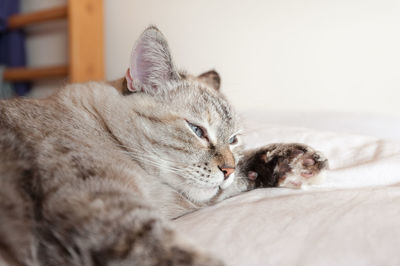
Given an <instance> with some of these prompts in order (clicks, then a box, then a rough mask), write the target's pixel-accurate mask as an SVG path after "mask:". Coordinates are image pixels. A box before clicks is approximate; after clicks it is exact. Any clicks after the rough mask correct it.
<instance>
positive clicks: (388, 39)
mask: <svg viewBox="0 0 400 266" xmlns="http://www.w3.org/2000/svg"><path fill="white" fill-rule="evenodd" d="M82 1H83V2H84V1H86V0H82ZM66 3H67V1H66V0H21V12H32V11H34V10H40V9H44V8H49V7H56V6H60V5H65V4H66ZM98 3H101V1H99V0H98ZM103 5H104V20H103V22H102V23H103V25H99V26H103V27H104V35H103V36H104V37H103V38H104V43H103V44H99V43H92V45H93V47H95V46H97V45H104V78H106V79H108V80H111V79H115V78H119V77H122V76H123V75H124V73H125V71H126V69H127V67H128V62H129V55H130V52H131V49H132V46H133V44H134V42H135V40H136V39H137V38H138V36H139V35H140V33H141V32H142V31H143V30H144V29H145V28H146V27H147V26H148V25H150V24H154V25H156V26H157V27H159V29H160V30H161V31H162V32H163V33H164V35H165V36H166V37H167V39H168V41H169V44H170V48H171V50H172V54H173V57H174V59H175V64H176V65H177V66H178V67H179V68H182V69H186V70H188V71H189V72H191V73H193V74H200V73H201V72H203V71H207V70H209V69H211V68H214V69H216V70H217V71H218V72H219V73H220V75H221V77H222V90H223V91H224V93H225V94H226V95H227V96H228V98H229V99H230V100H231V101H232V102H233V104H234V105H235V106H236V107H237V108H238V109H259V108H263V109H265V110H269V111H282V110H284V111H288V112H290V111H296V112H309V111H313V112H315V111H316V112H330V111H337V112H351V113H374V114H386V115H391V116H400V107H399V99H400V49H399V47H400V34H399V30H400V16H399V14H400V1H398V0H363V1H361V0H335V1H334V0H330V1H327V0H303V1H298V0H279V1H278V0H266V1H265V0H263V1H261V0H248V1H235V0H230V1H228V0H219V1H212V0H203V1H183V0H179V1H178V0H169V1H161V0H158V1H156V0H146V1H144V0H142V1H138V0H104V1H103ZM67 27H68V24H67V22H66V21H63V20H60V21H53V22H51V23H42V24H40V25H34V26H30V27H27V28H26V29H25V32H26V41H25V42H26V50H27V64H28V66H44V65H52V64H64V63H67V62H68V60H69V59H70V57H69V54H68V53H69V52H68V45H67V44H68V38H69V37H68V30H67V29H66V28H67ZM66 82H68V80H67V79H66V78H57V79H56V78H52V79H47V80H41V81H35V82H34V83H33V89H32V90H31V91H30V92H29V94H28V95H29V96H32V97H42V96H44V95H48V94H51V93H52V92H54V91H55V90H56V88H57V87H59V86H60V84H64V83H66Z"/></svg>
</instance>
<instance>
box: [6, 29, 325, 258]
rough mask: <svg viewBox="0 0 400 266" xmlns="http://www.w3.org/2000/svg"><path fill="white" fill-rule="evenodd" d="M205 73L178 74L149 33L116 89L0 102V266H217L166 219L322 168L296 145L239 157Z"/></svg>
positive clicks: (103, 86)
mask: <svg viewBox="0 0 400 266" xmlns="http://www.w3.org/2000/svg"><path fill="white" fill-rule="evenodd" d="M219 88H220V77H219V75H218V73H217V72H216V71H214V70H212V71H209V72H206V73H204V74H202V75H199V76H197V77H196V76H193V75H189V74H187V73H184V72H178V71H177V70H176V68H175V66H174V64H173V61H172V59H171V54H170V51H169V48H168V44H167V41H166V39H165V37H164V36H163V35H162V33H161V32H160V31H159V30H158V29H157V28H156V27H154V26H151V27H149V28H147V29H146V30H145V31H144V32H143V33H142V35H141V36H140V38H139V40H138V41H137V43H136V45H135V47H134V49H133V52H132V54H131V59H130V66H129V68H128V70H127V72H126V75H125V78H123V79H120V80H116V81H112V82H88V83H85V84H71V85H67V86H66V87H65V88H63V89H61V90H60V91H59V92H57V93H56V94H54V95H52V96H50V97H48V98H45V99H41V100H37V99H13V100H8V101H1V102H0V265H7V266H11V265H12V266H14V265H30V266H39V265H40V266H44V265H46V266H49V265H57V266H62V265H72V266H77V265H85V266H90V265H114V266H122V265H141V266H147V265H174V266H176V265H186V266H188V265H199V266H200V265H204V266H205V265H208V266H216V265H224V264H223V262H221V261H220V260H219V259H218V258H214V257H212V256H209V255H208V254H207V253H205V252H203V251H201V250H200V249H199V248H197V247H196V246H195V245H193V244H189V243H188V242H187V241H186V240H185V239H183V238H182V237H181V236H180V235H179V234H178V233H177V232H176V231H174V229H173V228H172V227H171V226H170V225H169V222H168V220H170V219H174V218H176V217H179V216H182V215H184V214H186V213H188V212H192V211H195V210H197V209H199V208H202V207H205V206H209V205H212V204H215V203H216V202H219V201H221V200H223V199H225V198H228V197H232V196H234V195H237V194H239V193H241V192H244V191H248V190H251V189H255V188H259V187H275V186H285V187H300V186H301V185H302V184H312V183H315V182H317V180H318V178H317V177H318V176H319V174H320V173H322V172H323V171H324V170H325V169H326V168H327V160H326V159H325V158H324V157H323V155H322V154H320V153H319V152H316V151H314V150H313V149H312V148H310V147H308V146H306V145H303V144H296V143H292V144H270V145H266V146H264V147H261V148H258V149H256V150H249V151H245V150H244V149H243V143H242V139H241V137H240V132H241V131H240V130H241V128H240V124H239V122H238V119H237V115H236V113H235V111H234V109H233V108H232V107H231V105H230V104H229V103H228V101H227V100H226V98H225V97H224V96H223V94H222V93H221V92H220V91H219Z"/></svg>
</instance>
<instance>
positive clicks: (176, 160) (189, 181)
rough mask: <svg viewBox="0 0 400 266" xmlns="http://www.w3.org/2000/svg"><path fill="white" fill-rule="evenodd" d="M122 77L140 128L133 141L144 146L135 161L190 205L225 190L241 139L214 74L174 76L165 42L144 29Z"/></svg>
mask: <svg viewBox="0 0 400 266" xmlns="http://www.w3.org/2000/svg"><path fill="white" fill-rule="evenodd" d="M125 78H126V88H125V89H127V91H128V92H129V93H128V94H129V95H126V96H125V97H127V98H129V97H132V99H134V102H135V107H133V108H135V112H136V121H135V124H136V126H137V127H138V125H139V127H140V130H138V129H136V130H138V131H139V132H138V133H137V137H136V140H132V141H136V142H137V140H138V139H140V142H141V143H140V144H139V145H140V147H144V148H143V154H142V160H141V159H140V158H139V159H138V160H140V161H141V163H142V164H144V165H147V166H149V167H154V166H155V167H158V168H159V171H160V172H159V175H160V178H162V179H163V181H164V182H166V183H168V184H169V185H171V186H173V187H174V188H176V189H177V190H179V191H180V192H182V193H183V194H185V195H186V196H187V197H188V198H191V199H192V200H194V201H198V202H202V201H207V200H210V199H211V198H212V197H213V196H215V195H216V194H217V193H218V192H219V190H221V189H226V188H227V187H228V186H229V185H230V184H231V183H232V181H233V180H234V178H235V168H236V164H237V161H238V158H239V153H240V150H241V140H240V136H239V135H240V128H239V125H238V121H237V117H236V114H235V112H234V110H233V109H232V107H231V105H230V104H229V103H228V101H227V100H226V99H225V97H224V96H223V95H222V94H221V92H220V91H219V87H220V77H219V75H218V73H217V72H215V71H213V70H212V71H209V72H206V73H203V74H202V75H199V76H192V75H189V74H184V73H179V72H178V71H177V70H176V68H175V66H174V64H173V61H172V59H171V54H170V51H169V48H168V44H167V41H166V39H165V38H164V36H163V35H162V33H161V32H160V31H159V30H158V29H157V28H155V27H149V28H148V29H146V30H145V31H144V32H143V34H142V35H141V37H140V38H139V40H138V41H137V43H136V45H135V47H134V49H133V51H132V54H131V60H130V67H129V69H128V70H127V72H126V77H125ZM140 132H141V133H140ZM140 134H141V135H140ZM139 135H140V136H139ZM131 145H132V146H134V145H137V143H132V144H131ZM139 157H140V156H139ZM136 159H137V157H136Z"/></svg>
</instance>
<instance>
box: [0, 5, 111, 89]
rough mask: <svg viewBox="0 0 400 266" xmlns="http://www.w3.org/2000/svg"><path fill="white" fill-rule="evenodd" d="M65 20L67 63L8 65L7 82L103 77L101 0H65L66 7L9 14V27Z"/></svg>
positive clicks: (81, 79)
mask: <svg viewBox="0 0 400 266" xmlns="http://www.w3.org/2000/svg"><path fill="white" fill-rule="evenodd" d="M59 19H67V20H68V39H69V40H68V49H69V51H68V53H69V63H68V65H63V66H48V67H40V68H8V69H6V71H5V72H4V79H5V80H7V81H10V82H15V81H33V80H37V79H45V78H53V77H68V79H69V81H70V82H84V81H89V80H103V79H104V37H103V36H104V35H103V1H102V0H68V3H67V5H66V6H62V7H57V8H49V9H46V10H41V11H36V12H32V13H27V14H18V15H14V16H11V17H10V18H9V20H8V28H9V29H10V30H13V29H19V28H22V27H26V26H29V25H33V24H37V23H41V22H49V21H53V20H59Z"/></svg>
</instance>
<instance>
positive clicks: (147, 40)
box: [125, 26, 179, 94]
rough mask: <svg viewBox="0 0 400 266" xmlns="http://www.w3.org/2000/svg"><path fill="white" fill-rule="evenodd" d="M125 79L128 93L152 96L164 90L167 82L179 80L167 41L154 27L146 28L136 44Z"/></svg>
mask: <svg viewBox="0 0 400 266" xmlns="http://www.w3.org/2000/svg"><path fill="white" fill-rule="evenodd" d="M125 78H126V82H127V87H128V90H129V91H132V92H135V91H144V92H147V93H152V94H153V93H156V92H160V91H163V90H166V89H167V86H166V84H167V83H168V82H169V81H173V80H178V79H179V74H178V73H177V71H176V70H175V67H174V64H173V62H172V58H171V54H170V51H169V47H168V43H167V40H166V39H165V37H164V36H163V35H162V33H161V32H160V31H159V30H158V29H157V28H156V27H154V26H151V27H149V28H147V29H146V30H145V31H144V32H143V33H142V35H141V36H140V38H139V40H138V41H137V42H136V45H135V47H134V48H133V50H132V54H131V59H130V65H129V69H128V70H127V72H126V75H125Z"/></svg>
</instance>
